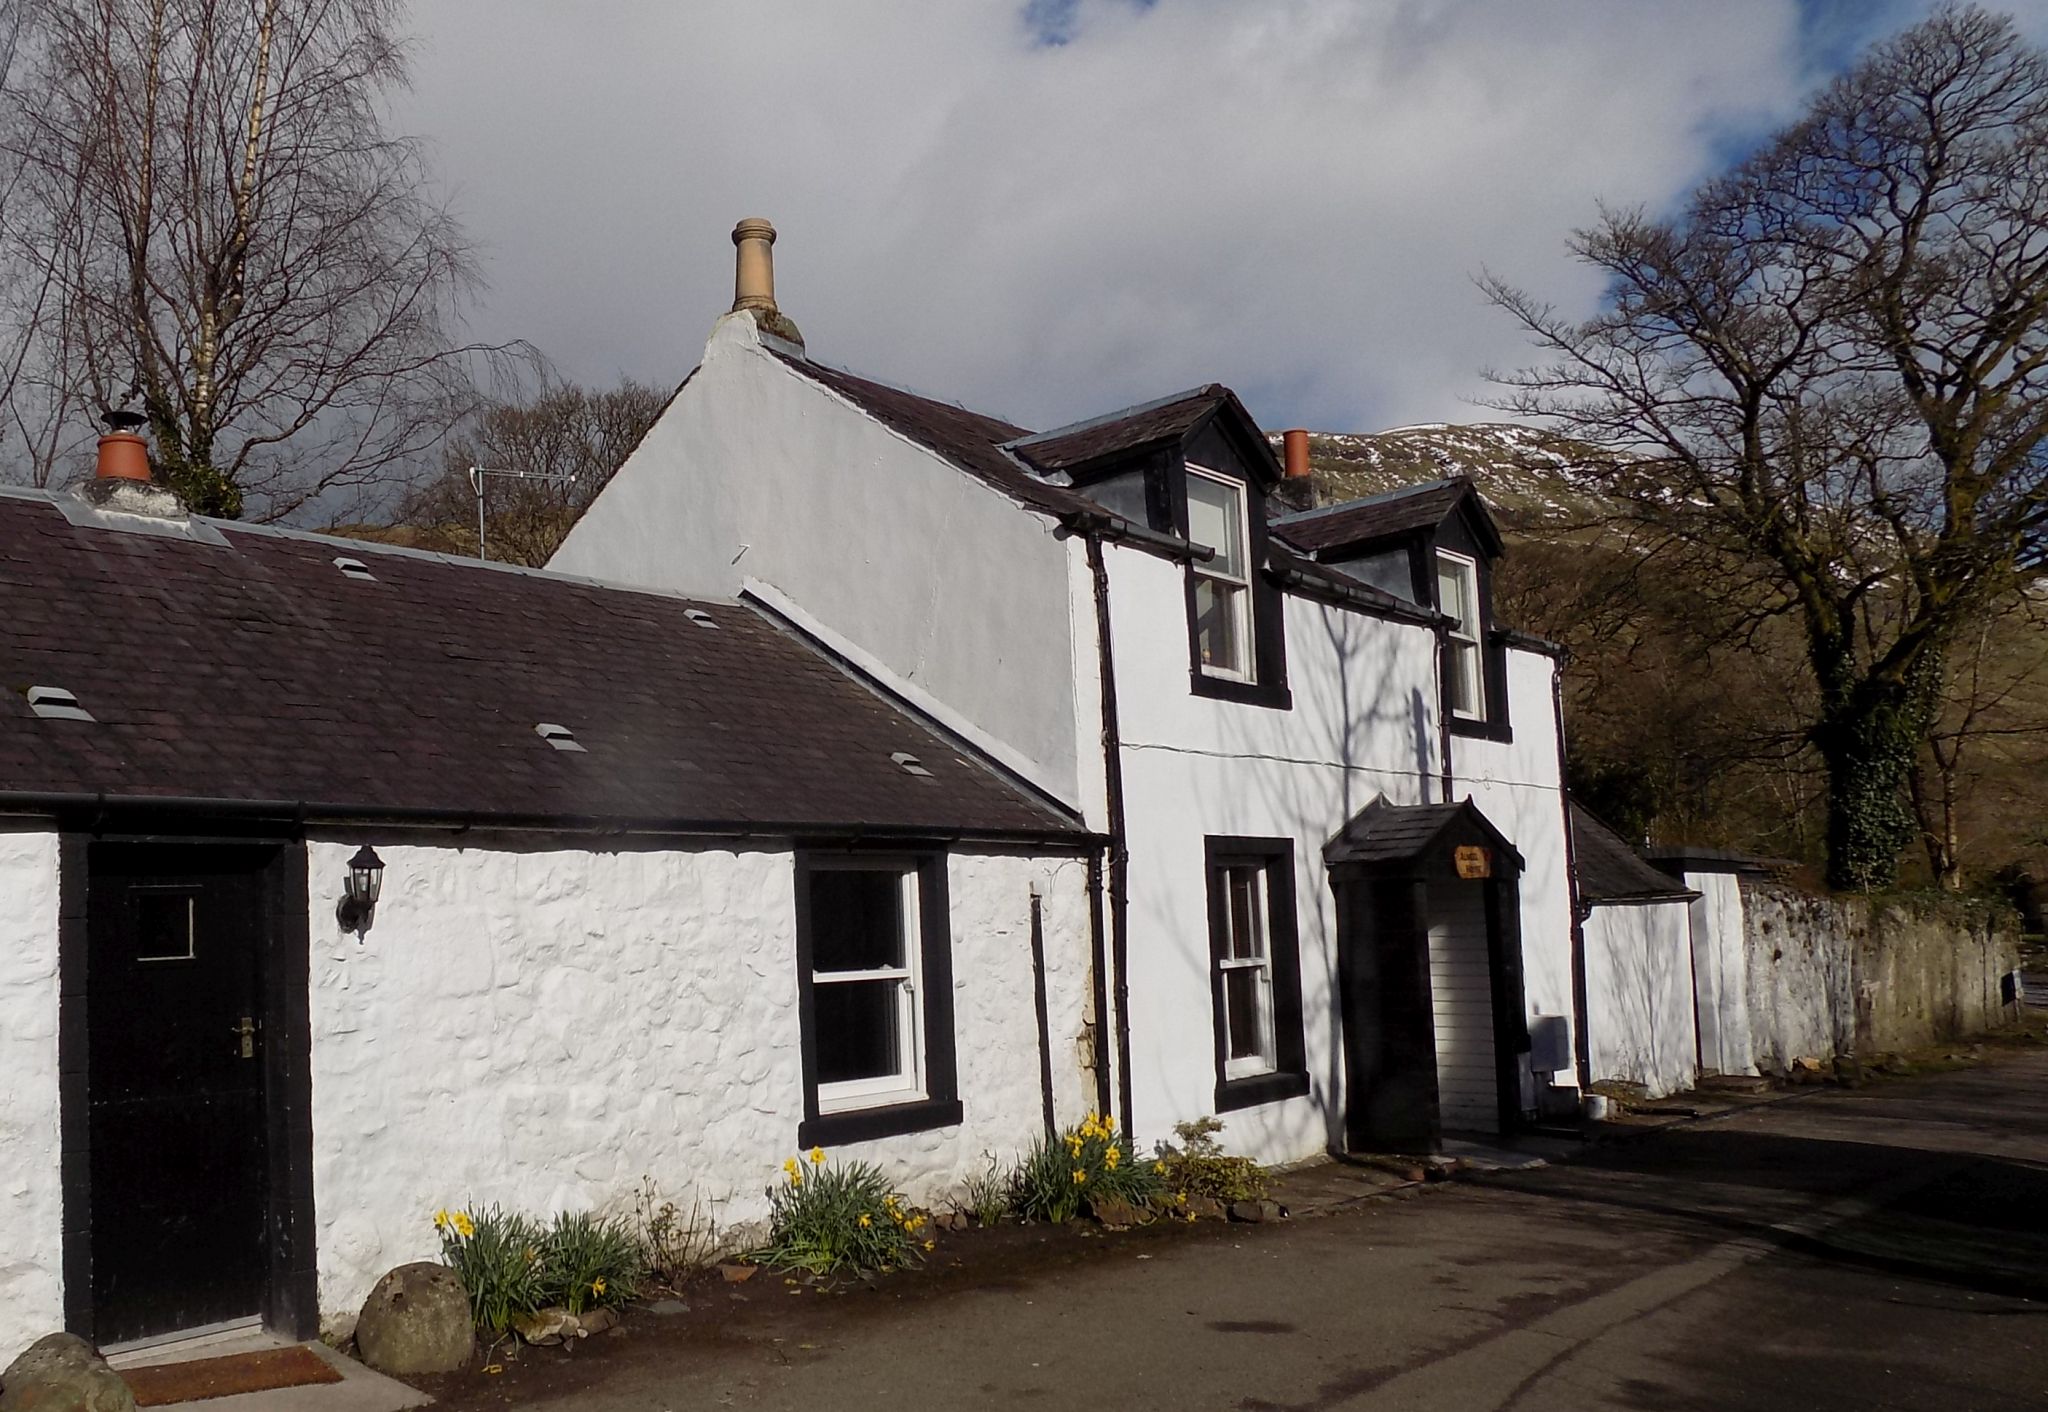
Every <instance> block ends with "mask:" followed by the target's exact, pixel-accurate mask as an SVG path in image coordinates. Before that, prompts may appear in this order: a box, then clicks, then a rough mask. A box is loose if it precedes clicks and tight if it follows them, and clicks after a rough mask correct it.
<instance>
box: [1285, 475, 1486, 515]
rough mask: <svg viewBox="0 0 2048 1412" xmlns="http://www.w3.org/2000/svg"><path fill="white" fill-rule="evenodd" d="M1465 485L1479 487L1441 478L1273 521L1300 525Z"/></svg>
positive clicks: (1466, 478) (1463, 480)
mask: <svg viewBox="0 0 2048 1412" xmlns="http://www.w3.org/2000/svg"><path fill="white" fill-rule="evenodd" d="M1460 483H1462V484H1465V485H1470V486H1472V487H1473V488H1474V489H1475V490H1476V489H1477V488H1478V485H1477V483H1476V482H1475V481H1473V479H1472V477H1470V476H1439V477H1437V478H1436V479H1435V480H1420V481H1416V482H1415V483H1413V484H1412V485H1397V486H1394V487H1392V488H1391V489H1388V490H1376V491H1374V492H1373V493H1372V494H1371V495H1354V496H1352V497H1351V498H1350V499H1349V500H1340V501H1338V502H1337V503H1336V504H1334V505H1318V506H1316V508H1315V509H1313V510H1297V511H1295V512H1294V513H1293V514H1291V515H1281V516H1280V517H1279V518H1277V519H1275V520H1274V521H1273V523H1274V524H1276V525H1292V524H1299V523H1301V522H1302V521H1303V520H1316V519H1321V518H1323V517H1324V516H1326V515H1335V514H1340V513H1342V512H1343V511H1345V510H1355V509H1357V508H1359V507H1360V506H1362V505H1384V504H1386V503H1387V502H1388V501H1391V500H1402V499H1405V498H1407V497H1408V496H1410V495H1422V494H1425V493H1427V492H1429V491H1433V490H1444V489H1447V488H1449V487H1450V486H1453V485H1458V484H1460Z"/></svg>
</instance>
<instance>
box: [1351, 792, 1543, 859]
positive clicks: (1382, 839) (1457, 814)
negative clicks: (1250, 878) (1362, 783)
mask: <svg viewBox="0 0 2048 1412" xmlns="http://www.w3.org/2000/svg"><path fill="white" fill-rule="evenodd" d="M1460 825H1463V826H1465V827H1466V828H1467V829H1471V830H1476V831H1477V832H1478V833H1479V834H1481V835H1482V836H1484V837H1486V838H1487V839H1489V840H1490V841H1491V842H1492V843H1493V845H1494V846H1495V847H1496V848H1498V849H1500V850H1501V852H1502V853H1503V854H1505V855H1507V856H1508V857H1509V858H1511V859H1512V860H1513V861H1514V865H1515V867H1516V868H1517V869H1519V868H1520V867H1521V866H1522V855H1521V854H1520V853H1519V852H1518V851H1516V849H1515V846H1514V844H1512V843H1510V842H1509V841H1508V839H1507V837H1506V835H1504V834H1502V833H1501V831H1500V830H1499V829H1497V828H1495V827H1494V826H1493V821H1492V820H1490V819H1488V818H1487V817H1486V815H1485V814H1483V813H1481V812H1480V809H1479V806H1478V805H1477V804H1474V803H1473V802H1472V801H1471V800H1470V799H1463V800H1460V801H1458V802H1457V803H1455V804H1392V803H1389V802H1388V801H1387V798H1386V796H1384V795H1381V796H1380V797H1379V798H1377V799H1375V800H1373V802H1372V803H1370V804H1368V805H1366V806H1365V808H1363V809H1361V810H1359V811H1358V813H1357V814H1355V815H1353V816H1352V818H1351V821H1350V822H1349V823H1347V824H1345V825H1344V827H1343V828H1342V829H1341V830H1339V831H1338V833H1337V836H1336V837H1335V838H1333V839H1331V840H1330V841H1329V842H1328V843H1327V844H1325V845H1323V860H1324V861H1325V862H1326V863H1328V864H1331V865H1333V866H1334V865H1336V864H1339V863H1366V864H1374V863H1405V862H1409V861H1411V860H1413V859H1416V858H1420V857H1422V856H1423V855H1424V854H1425V853H1428V852H1429V851H1430V850H1431V849H1432V848H1433V847H1434V846H1435V845H1436V843H1437V841H1438V840H1439V839H1440V838H1442V837H1443V836H1444V834H1445V832H1446V831H1448V830H1452V829H1454V828H1458V827H1459V826H1460Z"/></svg>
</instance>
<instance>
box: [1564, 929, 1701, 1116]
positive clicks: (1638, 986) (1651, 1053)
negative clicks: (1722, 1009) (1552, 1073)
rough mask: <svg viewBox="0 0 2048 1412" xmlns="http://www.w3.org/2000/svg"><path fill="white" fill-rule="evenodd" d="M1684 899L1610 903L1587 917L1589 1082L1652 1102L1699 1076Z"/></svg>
mask: <svg viewBox="0 0 2048 1412" xmlns="http://www.w3.org/2000/svg"><path fill="white" fill-rule="evenodd" d="M1688 913H1689V908H1688V906H1687V904H1686V903H1685V902H1684V901H1683V900H1673V901H1670V902H1652V903H1646V904H1643V905H1641V906H1626V905H1618V904H1617V905H1610V906H1600V907H1595V908H1593V909H1592V912H1591V914H1590V915H1588V917H1587V918H1586V922H1585V935H1586V1035H1587V1040H1588V1041H1589V1043H1590V1045H1591V1050H1592V1060H1593V1077H1594V1079H1595V1080H1596V1081H1597V1080H1618V1081H1621V1082H1624V1083H1635V1084H1641V1085H1643V1087H1644V1088H1646V1089H1647V1090H1648V1091H1649V1094H1650V1096H1651V1097H1652V1098H1661V1097H1662V1096H1663V1095H1665V1094H1667V1093H1676V1092H1678V1091H1679V1090H1680V1089H1684V1088H1689V1087H1691V1086H1692V1084H1693V1083H1694V1081H1695V1080H1696V1079H1697V1078H1698V1077H1699V1064H1698V1053H1697V1049H1696V1047H1695V1043H1694V1031H1693V994H1692V933H1691V925H1690V921H1689V917H1688Z"/></svg>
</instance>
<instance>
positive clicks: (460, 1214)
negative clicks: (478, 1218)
mask: <svg viewBox="0 0 2048 1412" xmlns="http://www.w3.org/2000/svg"><path fill="white" fill-rule="evenodd" d="M448 1224H449V1225H451V1226H453V1227H455V1234H457V1235H459V1236H461V1237H462V1238H463V1239H464V1240H468V1239H469V1238H470V1237H471V1236H473V1235H475V1234H476V1222H474V1221H472V1220H470V1219H469V1213H468V1212H467V1211H457V1212H456V1213H455V1214H454V1215H452V1216H450V1217H449V1218H448Z"/></svg>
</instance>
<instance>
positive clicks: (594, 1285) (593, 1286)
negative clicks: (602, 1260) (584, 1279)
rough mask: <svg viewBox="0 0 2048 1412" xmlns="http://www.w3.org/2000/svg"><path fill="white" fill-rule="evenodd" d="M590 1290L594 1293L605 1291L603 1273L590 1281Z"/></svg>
mask: <svg viewBox="0 0 2048 1412" xmlns="http://www.w3.org/2000/svg"><path fill="white" fill-rule="evenodd" d="M590 1292H591V1293H592V1294H603V1293H604V1276H603V1275H599V1276H598V1277H597V1278H596V1279H594V1280H592V1281H591V1282H590Z"/></svg>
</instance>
